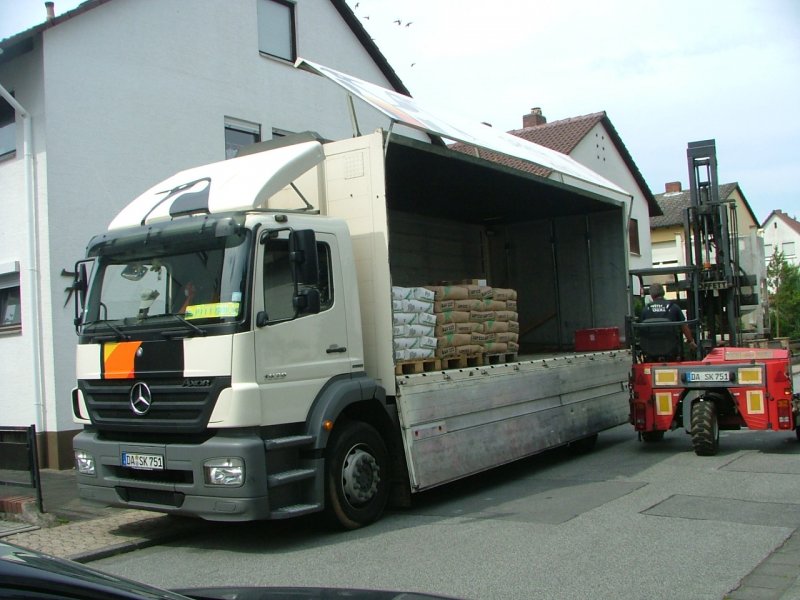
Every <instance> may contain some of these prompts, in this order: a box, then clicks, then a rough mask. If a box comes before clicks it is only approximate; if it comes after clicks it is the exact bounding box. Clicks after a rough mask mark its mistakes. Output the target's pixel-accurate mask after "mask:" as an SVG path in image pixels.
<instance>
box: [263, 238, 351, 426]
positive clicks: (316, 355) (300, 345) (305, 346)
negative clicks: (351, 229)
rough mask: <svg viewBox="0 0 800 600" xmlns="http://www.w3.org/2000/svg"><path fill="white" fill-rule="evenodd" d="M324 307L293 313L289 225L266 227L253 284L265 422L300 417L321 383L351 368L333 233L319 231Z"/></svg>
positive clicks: (306, 410)
mask: <svg viewBox="0 0 800 600" xmlns="http://www.w3.org/2000/svg"><path fill="white" fill-rule="evenodd" d="M316 236H317V240H316V242H317V256H318V259H319V273H320V277H319V282H318V284H317V285H316V286H314V287H316V288H317V290H318V291H319V295H320V311H319V313H316V314H304V315H299V316H295V310H294V307H293V303H292V298H293V296H294V280H293V276H292V269H291V265H290V260H289V258H290V257H289V240H288V231H281V232H278V233H275V232H272V233H265V234H264V236H262V239H261V244H260V245H259V246H258V248H259V249H258V256H257V264H256V269H257V270H256V278H255V285H254V302H253V305H254V309H255V316H256V317H257V316H258V314H259V313H260V312H262V311H263V313H262V315H261V318H260V319H258V318H254V320H253V321H254V323H259V324H260V325H261V326H259V325H258V324H256V325H255V356H256V361H255V366H256V381H257V383H258V386H259V392H260V397H261V403H262V423H263V424H265V425H269V424H278V423H291V422H300V421H304V420H305V419H306V415H307V413H308V409H309V407H310V406H311V403H312V402H313V401H314V399H315V398H316V396H317V394H318V392H319V391H320V390H321V389H322V387H323V386H324V385H325V384H326V383H327V382H328V381H329V380H330V379H331V378H332V377H335V376H337V375H341V374H347V373H349V372H350V369H351V365H350V362H351V361H350V351H349V344H348V326H347V311H346V310H345V294H344V290H343V288H342V285H343V284H342V277H341V271H340V269H339V268H338V266H339V264H340V262H339V247H338V244H337V240H336V237H335V236H334V235H333V234H326V233H320V232H318V233H317V234H316Z"/></svg>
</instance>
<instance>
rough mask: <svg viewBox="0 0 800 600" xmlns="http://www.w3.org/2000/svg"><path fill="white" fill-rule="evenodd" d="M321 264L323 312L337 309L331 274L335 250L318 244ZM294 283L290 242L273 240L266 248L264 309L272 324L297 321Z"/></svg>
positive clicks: (321, 302) (323, 244) (320, 284)
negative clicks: (334, 301)
mask: <svg viewBox="0 0 800 600" xmlns="http://www.w3.org/2000/svg"><path fill="white" fill-rule="evenodd" d="M317 258H318V260H319V282H318V284H317V285H316V286H313V287H316V288H317V289H318V290H319V304H320V311H325V310H328V309H329V308H331V306H333V280H332V271H331V250H330V247H329V246H328V244H325V243H323V242H317ZM293 296H294V279H293V278H292V268H291V263H290V260H289V241H288V240H286V239H279V238H269V239H267V241H266V243H265V244H264V308H265V309H266V311H267V318H268V320H269V321H283V320H286V319H293V318H294V315H295V311H294V306H293V304H292V297H293Z"/></svg>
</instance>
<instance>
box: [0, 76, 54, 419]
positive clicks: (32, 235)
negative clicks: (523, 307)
mask: <svg viewBox="0 0 800 600" xmlns="http://www.w3.org/2000/svg"><path fill="white" fill-rule="evenodd" d="M0 96H2V97H3V99H4V100H5V101H6V102H8V103H9V104H10V105H11V106H12V107H13V108H14V110H15V111H16V113H17V114H18V115H19V116H20V118H21V119H22V122H23V126H22V132H23V152H22V155H23V160H24V161H25V197H26V201H27V205H28V277H29V279H30V283H31V284H30V290H29V293H30V298H31V313H30V317H29V319H28V321H29V322H30V332H31V340H32V342H31V344H32V346H33V364H32V367H33V370H32V371H31V373H32V375H33V406H34V410H35V412H36V431H37V432H38V433H39V434H40V435H41V434H43V433H44V431H45V427H46V425H47V419H46V409H45V406H44V402H43V400H42V399H43V396H44V394H43V392H42V362H43V358H42V339H41V335H42V334H41V328H40V326H39V324H40V316H41V304H40V302H39V245H38V243H37V240H38V239H39V237H38V223H39V220H38V211H37V208H36V194H35V190H34V156H33V125H32V123H31V114H30V113H29V112H28V111H27V110H25V108H23V106H22V105H21V104H20V103H19V102H17V99H16V98H14V96H12V95H11V94H10V93H9V92H8V90H6V88H5V87H3V86H2V85H1V84H0Z"/></svg>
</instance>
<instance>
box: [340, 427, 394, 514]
mask: <svg viewBox="0 0 800 600" xmlns="http://www.w3.org/2000/svg"><path fill="white" fill-rule="evenodd" d="M388 498H389V459H388V452H387V450H386V444H385V443H384V441H383V438H381V436H380V434H379V433H378V432H377V431H376V430H375V428H374V427H372V426H371V425H367V424H366V423H360V422H349V423H345V424H343V425H341V426H340V427H338V428H337V429H335V430H334V431H333V434H332V435H331V439H330V440H329V442H328V448H327V450H326V454H325V499H326V507H325V513H326V516H327V520H328V521H329V522H330V523H331V524H332V525H334V526H338V527H340V528H343V529H358V528H359V527H363V526H364V525H369V524H370V523H372V522H374V521H377V520H378V519H379V518H380V516H381V514H383V509H384V508H385V507H386V501H387V500H388Z"/></svg>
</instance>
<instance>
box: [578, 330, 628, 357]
mask: <svg viewBox="0 0 800 600" xmlns="http://www.w3.org/2000/svg"><path fill="white" fill-rule="evenodd" d="M617 348H619V327H599V328H597V329H578V330H577V331H575V351H576V352H591V351H593V350H616V349H617Z"/></svg>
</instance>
